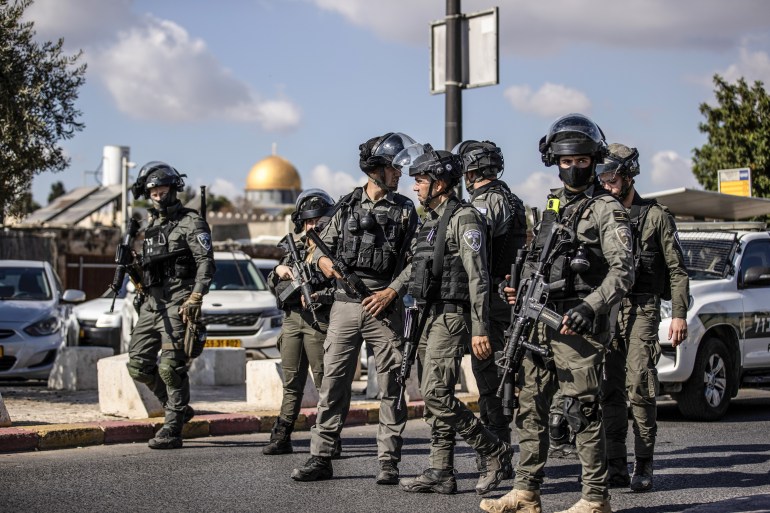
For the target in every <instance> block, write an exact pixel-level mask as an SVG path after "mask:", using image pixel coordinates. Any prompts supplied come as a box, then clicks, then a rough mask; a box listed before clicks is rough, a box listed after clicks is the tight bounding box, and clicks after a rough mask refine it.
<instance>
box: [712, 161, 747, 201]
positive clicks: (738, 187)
mask: <svg viewBox="0 0 770 513" xmlns="http://www.w3.org/2000/svg"><path fill="white" fill-rule="evenodd" d="M718 176H719V192H721V193H723V194H732V195H734V196H745V197H747V198H750V197H751V169H749V168H747V167H741V168H737V169H720V170H719V171H718Z"/></svg>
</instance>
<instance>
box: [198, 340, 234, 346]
mask: <svg viewBox="0 0 770 513" xmlns="http://www.w3.org/2000/svg"><path fill="white" fill-rule="evenodd" d="M203 347H241V339H239V338H208V339H206V344H205V345H204V346H203Z"/></svg>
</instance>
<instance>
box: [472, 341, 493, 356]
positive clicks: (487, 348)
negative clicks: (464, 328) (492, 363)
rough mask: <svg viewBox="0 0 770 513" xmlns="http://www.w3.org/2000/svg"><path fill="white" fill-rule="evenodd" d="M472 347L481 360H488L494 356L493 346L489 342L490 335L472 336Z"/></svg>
mask: <svg viewBox="0 0 770 513" xmlns="http://www.w3.org/2000/svg"><path fill="white" fill-rule="evenodd" d="M471 349H472V350H473V354H474V355H476V358H478V359H479V360H486V359H487V358H489V357H490V356H492V346H491V345H490V343H489V337H473V338H471Z"/></svg>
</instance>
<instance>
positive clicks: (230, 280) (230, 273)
mask: <svg viewBox="0 0 770 513" xmlns="http://www.w3.org/2000/svg"><path fill="white" fill-rule="evenodd" d="M216 265H217V271H216V272H215V273H214V280H213V281H212V282H211V286H210V287H209V288H210V289H211V290H267V286H266V285H265V281H264V280H263V279H262V275H261V274H260V273H259V271H258V270H257V268H256V267H254V264H253V263H252V262H251V260H217V261H216Z"/></svg>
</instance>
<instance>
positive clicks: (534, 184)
mask: <svg viewBox="0 0 770 513" xmlns="http://www.w3.org/2000/svg"><path fill="white" fill-rule="evenodd" d="M503 179H505V178H503ZM508 183H509V185H510V187H511V191H513V193H514V194H516V196H518V197H519V198H521V201H523V202H524V204H525V205H527V206H533V207H538V208H539V209H540V210H541V211H542V209H543V207H544V205H545V198H546V196H547V195H548V193H549V192H550V190H551V189H555V188H557V187H561V186H562V183H561V180H559V173H558V171H555V170H554V171H553V172H550V173H549V172H544V171H536V172H534V173H530V175H529V176H528V177H527V179H526V180H524V181H523V182H520V183H513V181H509V182H508Z"/></svg>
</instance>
